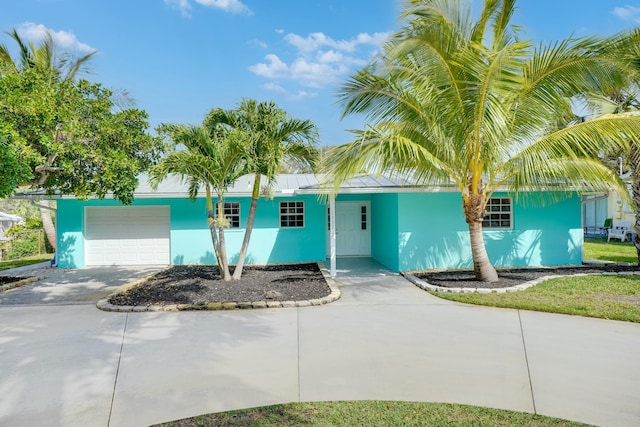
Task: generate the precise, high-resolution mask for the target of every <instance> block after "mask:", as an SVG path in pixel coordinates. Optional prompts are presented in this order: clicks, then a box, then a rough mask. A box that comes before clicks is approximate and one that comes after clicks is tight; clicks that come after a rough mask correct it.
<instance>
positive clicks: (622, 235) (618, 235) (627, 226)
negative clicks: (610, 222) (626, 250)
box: [607, 221, 632, 242]
mask: <svg viewBox="0 0 640 427" xmlns="http://www.w3.org/2000/svg"><path fill="white" fill-rule="evenodd" d="M631 232H632V231H631V222H629V221H620V222H619V223H618V224H617V225H616V226H615V227H613V228H611V229H609V232H608V237H607V242H610V241H611V239H619V240H620V241H621V242H624V241H626V240H627V235H629V234H631Z"/></svg>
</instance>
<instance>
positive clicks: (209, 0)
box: [164, 0, 253, 16]
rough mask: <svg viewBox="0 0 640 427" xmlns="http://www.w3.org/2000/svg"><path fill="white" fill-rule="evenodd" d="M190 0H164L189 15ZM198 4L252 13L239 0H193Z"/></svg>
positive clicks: (235, 11)
mask: <svg viewBox="0 0 640 427" xmlns="http://www.w3.org/2000/svg"><path fill="white" fill-rule="evenodd" d="M191 1H192V0H164V2H165V4H168V5H169V6H172V7H174V8H176V9H178V10H179V11H180V12H181V13H182V15H183V16H191V10H192V9H193V7H192V6H191ZM193 1H194V2H196V3H198V4H199V5H202V6H205V7H210V8H213V9H220V10H223V11H225V12H230V13H242V14H245V15H252V14H253V11H252V10H251V9H249V7H248V6H247V5H245V4H244V3H242V2H241V1H240V0H193Z"/></svg>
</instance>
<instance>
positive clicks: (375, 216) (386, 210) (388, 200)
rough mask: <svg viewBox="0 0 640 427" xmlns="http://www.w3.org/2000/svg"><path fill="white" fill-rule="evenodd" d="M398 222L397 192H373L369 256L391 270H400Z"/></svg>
mask: <svg viewBox="0 0 640 427" xmlns="http://www.w3.org/2000/svg"><path fill="white" fill-rule="evenodd" d="M398 224H399V216H398V194H395V193H391V194H374V195H373V197H372V198H371V257H372V258H373V259H375V260H376V261H378V262H379V263H381V264H382V265H384V266H385V267H387V268H389V269H391V270H393V271H400V264H399V262H400V253H399V250H398V249H399V248H398V235H399V231H398Z"/></svg>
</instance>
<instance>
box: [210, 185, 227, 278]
mask: <svg viewBox="0 0 640 427" xmlns="http://www.w3.org/2000/svg"><path fill="white" fill-rule="evenodd" d="M206 190H207V222H208V224H209V232H210V233H211V241H212V242H213V251H214V252H215V254H216V259H217V260H218V270H220V276H221V277H222V280H224V281H225V282H227V281H229V280H231V273H230V272H229V261H228V260H227V250H226V246H225V242H224V229H223V228H222V227H218V226H217V225H216V224H220V223H219V222H216V218H215V215H214V212H213V203H212V201H211V190H210V189H209V186H207V187H206ZM221 201H222V198H221V197H219V196H218V203H220V202H221ZM223 206H224V205H223ZM220 212H222V214H223V215H224V210H223V211H220V207H218V213H220ZM218 234H219V235H220V237H219V238H218Z"/></svg>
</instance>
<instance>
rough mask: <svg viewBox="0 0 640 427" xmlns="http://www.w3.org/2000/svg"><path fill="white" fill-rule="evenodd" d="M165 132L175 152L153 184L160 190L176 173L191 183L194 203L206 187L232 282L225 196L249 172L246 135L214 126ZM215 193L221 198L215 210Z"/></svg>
mask: <svg viewBox="0 0 640 427" xmlns="http://www.w3.org/2000/svg"><path fill="white" fill-rule="evenodd" d="M211 125H213V126H211ZM162 132H163V133H165V134H166V135H168V137H169V138H170V140H171V141H172V142H173V149H172V150H171V151H169V152H168V153H167V154H166V155H165V157H163V158H162V160H161V161H160V162H159V163H158V164H157V165H156V166H153V167H152V168H151V169H150V171H149V181H150V183H151V185H152V186H153V187H154V188H157V187H158V184H159V183H160V181H162V180H163V179H164V178H166V177H167V175H170V174H176V175H178V176H180V177H181V178H182V179H183V180H186V182H187V183H188V186H189V197H190V198H191V199H192V200H193V199H195V198H196V197H197V196H198V191H199V190H200V189H201V188H202V187H204V190H205V194H206V203H207V221H208V224H209V230H210V232H211V240H212V243H213V248H214V252H215V255H216V259H217V260H218V267H219V269H220V275H221V276H222V279H224V280H225V281H228V280H231V273H230V272H229V262H228V258H227V250H226V246H225V237H224V229H225V228H226V227H228V220H227V219H226V218H225V215H224V194H225V192H226V191H227V189H228V188H229V186H231V185H233V183H234V182H235V181H236V180H237V179H238V178H239V177H241V176H242V175H244V174H245V172H246V161H245V160H244V159H245V150H244V147H243V145H242V144H243V142H244V140H245V138H244V135H242V133H241V132H238V131H233V132H221V131H220V130H219V129H217V128H216V126H215V125H214V124H212V123H210V126H185V125H165V126H164V127H162ZM211 191H214V192H215V194H216V196H217V199H216V210H215V211H214V208H213V202H212V198H211Z"/></svg>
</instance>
